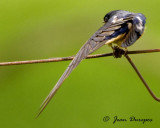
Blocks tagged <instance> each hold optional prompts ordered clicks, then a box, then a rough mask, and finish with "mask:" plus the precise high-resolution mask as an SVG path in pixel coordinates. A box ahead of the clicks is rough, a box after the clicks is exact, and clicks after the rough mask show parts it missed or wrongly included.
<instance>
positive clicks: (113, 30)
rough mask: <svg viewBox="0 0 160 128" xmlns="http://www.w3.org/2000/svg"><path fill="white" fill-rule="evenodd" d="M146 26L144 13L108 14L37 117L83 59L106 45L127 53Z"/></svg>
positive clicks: (119, 12)
mask: <svg viewBox="0 0 160 128" xmlns="http://www.w3.org/2000/svg"><path fill="white" fill-rule="evenodd" d="M145 24H146V17H145V16H144V15H143V14H142V13H133V12H129V11H125V10H113V11H110V12H109V13H107V14H106V15H105V16H104V25H103V26H102V27H101V28H99V29H98V30H97V31H96V32H95V33H94V34H93V35H92V36H91V37H90V38H89V39H88V40H87V41H86V43H85V44H84V45H83V46H82V47H81V48H80V50H79V51H78V53H77V54H76V55H75V57H74V58H73V60H72V61H71V63H70V64H69V66H68V67H67V69H66V70H65V72H64V73H63V75H62V76H61V77H60V79H59V80H58V82H57V83H56V85H55V86H54V87H53V89H52V90H51V92H50V93H49V95H48V96H47V97H46V99H45V100H44V101H43V103H42V104H41V106H40V109H39V112H38V114H37V117H38V116H39V115H40V114H41V113H42V111H43V110H44V109H45V107H46V106H47V105H48V103H49V102H50V100H51V99H52V97H53V96H54V95H55V93H56V92H57V90H58V89H59V88H60V86H61V85H62V83H63V82H64V80H65V79H66V78H67V77H68V76H69V74H70V73H71V72H72V71H73V69H75V68H76V67H77V66H78V65H79V63H80V62H81V61H82V60H83V59H85V58H86V57H87V56H88V55H89V54H91V53H92V52H94V51H96V50H97V49H99V48H100V47H102V46H104V45H105V44H107V45H108V46H110V47H111V48H112V49H113V45H116V46H117V47H118V48H120V49H124V50H125V51H126V50H127V48H128V47H129V46H131V45H132V44H134V43H135V42H136V40H138V39H139V38H140V37H141V36H142V34H143V33H144V28H145Z"/></svg>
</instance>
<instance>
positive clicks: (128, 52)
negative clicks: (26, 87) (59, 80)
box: [0, 49, 160, 66]
mask: <svg viewBox="0 0 160 128" xmlns="http://www.w3.org/2000/svg"><path fill="white" fill-rule="evenodd" d="M152 52H160V49H150V50H137V51H127V52H126V54H141V53H152ZM107 56H113V53H105V54H96V55H89V56H87V58H86V59H91V58H99V57H107ZM73 58H74V57H73V56H70V57H59V58H50V59H41V60H26V61H14V62H1V63H0V66H8V65H22V64H35V63H48V62H59V61H68V60H72V59H73Z"/></svg>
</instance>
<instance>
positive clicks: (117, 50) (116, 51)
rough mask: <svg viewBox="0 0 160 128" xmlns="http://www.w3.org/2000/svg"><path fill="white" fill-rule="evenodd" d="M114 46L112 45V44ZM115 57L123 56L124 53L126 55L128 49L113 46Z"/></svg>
mask: <svg viewBox="0 0 160 128" xmlns="http://www.w3.org/2000/svg"><path fill="white" fill-rule="evenodd" d="M111 47H112V46H111ZM112 49H113V56H114V58H121V57H122V55H125V54H126V52H127V50H124V49H121V48H119V47H118V46H114V47H112Z"/></svg>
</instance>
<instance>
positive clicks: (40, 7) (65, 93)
mask: <svg viewBox="0 0 160 128" xmlns="http://www.w3.org/2000/svg"><path fill="white" fill-rule="evenodd" d="M159 5H160V1H158V0H152V1H150V2H148V1H146V0H131V1H128V0H121V1H113V0H81V1H76V0H44V1H43V0H1V1H0V61H1V62H4V61H16V60H30V59H42V58H52V57H62V56H70V55H75V54H76V52H77V51H78V50H79V49H80V47H81V46H82V45H83V44H84V43H85V41H86V40H87V39H88V38H89V37H90V36H91V35H92V34H93V33H94V32H95V31H96V30H97V29H98V28H99V27H101V26H102V25H103V23H102V21H103V17H104V15H105V14H106V13H107V12H109V11H111V10H117V9H122V10H128V11H132V12H141V13H143V14H145V16H146V17H147V24H146V29H145V33H144V35H143V37H142V38H141V39H140V40H138V41H137V42H136V43H135V44H134V45H133V46H131V47H129V50H138V49H139V50H140V49H153V48H160V37H159V35H160V31H159V29H160V15H159V12H160V7H159ZM111 51H112V50H111V49H110V48H109V47H108V46H104V47H103V48H101V49H100V50H98V51H97V52H95V53H107V52H111ZM159 57H160V53H152V54H141V55H131V58H132V59H133V61H134V62H135V64H136V65H137V67H138V69H139V70H140V72H141V73H142V75H143V76H144V78H145V79H146V81H147V82H148V84H149V85H150V87H151V88H152V90H153V91H154V92H155V93H156V94H157V95H158V96H160V86H159V85H160V81H159V79H160V73H159V72H158V71H159V68H160V67H159V65H160V60H159V59H158V58H159ZM68 64H69V62H55V63H43V64H32V65H19V66H5V67H0V127H2V128H22V127H23V128H33V127H34V128H41V127H46V128H66V127H67V128H106V127H109V128H111V127H119V128H120V127H128V128H135V127H136V128H150V127H152V128H157V127H158V126H159V125H160V109H159V108H160V103H158V102H156V101H155V100H154V99H153V98H152V97H151V96H150V94H149V93H148V92H147V90H146V89H145V87H144V85H143V84H142V82H141V81H140V80H139V78H138V77H137V75H136V74H135V72H134V70H133V69H132V68H131V66H130V64H129V63H128V62H127V60H126V59H125V58H124V57H123V58H121V59H114V58H113V57H106V58H98V59H90V60H84V61H83V62H82V63H81V64H80V65H79V66H78V67H77V68H76V70H74V71H73V72H72V74H71V75H70V76H69V78H68V79H67V80H65V82H64V83H63V86H62V87H61V88H60V90H59V91H58V92H57V94H56V95H55V97H54V98H53V99H52V101H51V102H50V104H49V105H48V106H47V108H46V109H45V111H44V112H43V113H42V115H40V117H39V118H38V119H35V116H36V113H37V111H38V108H39V106H40V104H41V103H42V101H43V100H44V99H45V97H46V96H47V95H48V93H49V92H50V90H51V89H52V87H53V86H54V85H55V83H56V82H57V80H58V79H59V77H60V76H61V75H62V73H63V72H64V70H65V69H66V67H67V66H68ZM105 116H110V118H111V119H110V121H108V122H103V117H105ZM114 116H118V117H119V118H126V119H128V118H129V117H130V116H135V117H136V118H142V119H143V118H151V119H153V121H152V122H146V123H145V124H143V123H142V122H129V121H128V122H117V123H116V124H113V123H112V122H113V117H114Z"/></svg>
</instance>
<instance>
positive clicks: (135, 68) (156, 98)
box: [125, 54, 160, 102]
mask: <svg viewBox="0 0 160 128" xmlns="http://www.w3.org/2000/svg"><path fill="white" fill-rule="evenodd" d="M125 57H126V58H127V60H128V61H129V63H130V64H131V65H132V67H133V68H134V70H135V71H136V73H137V75H138V76H139V78H140V79H141V81H142V82H143V84H144V85H145V87H146V88H147V90H148V91H149V93H150V94H151V96H152V97H153V98H154V99H155V100H157V101H159V102H160V98H158V97H157V96H156V95H155V94H154V93H153V92H152V90H151V89H150V87H149V86H148V84H147V83H146V81H145V80H144V78H143V77H142V75H141V74H140V72H139V71H138V69H137V67H136V66H135V64H134V63H133V61H132V60H131V58H130V57H129V56H128V55H127V54H126V55H125Z"/></svg>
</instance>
